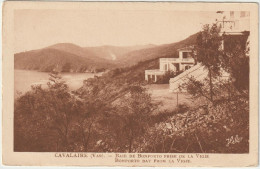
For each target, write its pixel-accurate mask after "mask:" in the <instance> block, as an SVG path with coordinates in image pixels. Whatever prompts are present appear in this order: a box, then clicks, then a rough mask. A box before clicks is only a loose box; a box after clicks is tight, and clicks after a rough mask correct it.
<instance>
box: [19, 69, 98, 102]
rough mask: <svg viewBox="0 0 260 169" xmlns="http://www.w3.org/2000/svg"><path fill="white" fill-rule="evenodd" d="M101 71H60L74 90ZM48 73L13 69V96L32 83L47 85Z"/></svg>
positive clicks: (29, 86)
mask: <svg viewBox="0 0 260 169" xmlns="http://www.w3.org/2000/svg"><path fill="white" fill-rule="evenodd" d="M101 74H102V73H62V74H61V76H62V78H63V80H65V81H66V83H67V84H68V86H69V88H70V90H75V89H78V88H80V87H81V86H82V85H83V81H84V80H86V79H88V78H92V77H94V75H97V76H100V75H101ZM49 77H50V76H49V73H46V72H37V71H30V70H14V90H15V91H14V93H15V97H17V96H18V93H20V92H21V93H25V92H27V91H29V90H30V89H31V86H32V85H35V84H41V85H42V86H43V87H45V86H47V82H48V81H49Z"/></svg>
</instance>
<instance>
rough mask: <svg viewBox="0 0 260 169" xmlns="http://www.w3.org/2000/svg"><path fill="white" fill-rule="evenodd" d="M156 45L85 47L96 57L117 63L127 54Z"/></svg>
mask: <svg viewBox="0 0 260 169" xmlns="http://www.w3.org/2000/svg"><path fill="white" fill-rule="evenodd" d="M155 46H156V45H152V44H148V45H136V46H111V45H105V46H97V47H85V48H84V49H85V50H88V51H91V52H92V53H94V54H95V55H96V56H98V57H100V58H104V59H107V60H113V61H117V60H120V59H121V57H123V56H124V55H125V54H127V53H129V52H131V51H135V50H140V49H148V48H152V47H155Z"/></svg>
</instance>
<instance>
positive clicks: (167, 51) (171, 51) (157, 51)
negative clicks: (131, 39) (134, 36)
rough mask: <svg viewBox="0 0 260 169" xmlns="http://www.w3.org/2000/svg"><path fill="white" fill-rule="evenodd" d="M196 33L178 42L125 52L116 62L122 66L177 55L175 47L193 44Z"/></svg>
mask: <svg viewBox="0 0 260 169" xmlns="http://www.w3.org/2000/svg"><path fill="white" fill-rule="evenodd" d="M196 38H197V34H193V35H191V36H189V37H188V38H186V39H185V40H182V41H180V42H176V43H171V44H165V45H160V46H156V47H153V48H147V49H141V50H136V51H132V52H129V53H126V54H125V55H124V56H122V57H121V58H120V59H119V60H118V62H120V63H121V64H122V65H124V66H131V65H134V64H136V63H138V62H140V61H145V60H149V59H155V58H162V57H178V53H177V49H179V48H182V47H185V46H189V45H192V44H195V42H196Z"/></svg>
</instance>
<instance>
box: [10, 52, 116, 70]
mask: <svg viewBox="0 0 260 169" xmlns="http://www.w3.org/2000/svg"><path fill="white" fill-rule="evenodd" d="M112 66H113V65H112V64H110V63H107V62H98V60H97V61H95V60H93V59H89V58H84V57H81V56H78V55H75V54H72V53H69V52H65V51H61V50H58V49H52V48H44V49H40V50H33V51H28V52H22V53H17V54H15V55H14V68H15V69H27V70H38V71H43V72H49V71H52V70H54V69H55V70H58V71H63V72H85V71H91V70H97V69H103V68H110V67H112Z"/></svg>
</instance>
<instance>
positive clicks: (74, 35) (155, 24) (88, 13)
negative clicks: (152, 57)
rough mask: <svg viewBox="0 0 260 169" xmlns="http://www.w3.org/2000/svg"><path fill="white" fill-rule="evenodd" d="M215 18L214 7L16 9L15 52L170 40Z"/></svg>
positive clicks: (153, 42) (162, 42) (182, 35)
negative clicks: (60, 45)
mask: <svg viewBox="0 0 260 169" xmlns="http://www.w3.org/2000/svg"><path fill="white" fill-rule="evenodd" d="M215 19H216V12H215V11H212V12H197V11H196V12H195V11H194V12H187V11H185V12H183V11H149V10H148V11H143V10H140V11H133V10H132V11H130V10H102V11H100V10H81V11H80V10H39V9H38V10H35V9H34V10H29V9H28V10H24V9H23V10H16V11H15V13H14V30H15V52H16V53H18V52H24V51H29V50H34V49H40V48H43V47H47V46H50V45H53V44H56V43H74V44H76V45H79V46H81V47H92V46H102V45H115V46H134V45H145V44H155V45H160V44H167V43H173V42H178V41H180V40H183V39H185V38H187V37H188V36H190V35H192V34H194V33H196V32H198V31H200V30H201V29H202V26H203V25H204V24H207V23H212V22H213V21H214V20H215Z"/></svg>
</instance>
